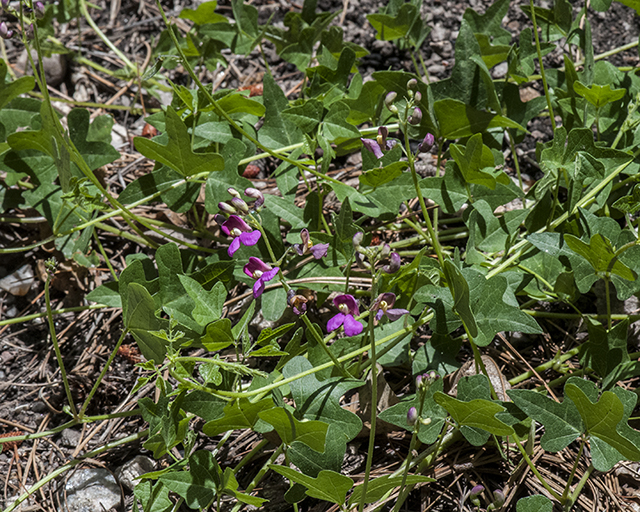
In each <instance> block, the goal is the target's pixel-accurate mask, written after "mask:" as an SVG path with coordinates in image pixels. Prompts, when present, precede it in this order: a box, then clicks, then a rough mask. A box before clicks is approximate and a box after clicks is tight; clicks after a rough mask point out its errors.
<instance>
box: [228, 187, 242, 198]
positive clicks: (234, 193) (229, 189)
mask: <svg viewBox="0 0 640 512" xmlns="http://www.w3.org/2000/svg"><path fill="white" fill-rule="evenodd" d="M227 192H228V193H229V195H232V196H233V197H238V198H240V192H238V191H237V190H236V189H235V188H233V187H229V188H228V189H227Z"/></svg>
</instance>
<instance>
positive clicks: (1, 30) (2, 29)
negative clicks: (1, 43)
mask: <svg viewBox="0 0 640 512" xmlns="http://www.w3.org/2000/svg"><path fill="white" fill-rule="evenodd" d="M12 35H13V30H9V27H7V24H6V23H5V22H4V21H3V22H2V23H0V37H1V38H2V39H11V36H12Z"/></svg>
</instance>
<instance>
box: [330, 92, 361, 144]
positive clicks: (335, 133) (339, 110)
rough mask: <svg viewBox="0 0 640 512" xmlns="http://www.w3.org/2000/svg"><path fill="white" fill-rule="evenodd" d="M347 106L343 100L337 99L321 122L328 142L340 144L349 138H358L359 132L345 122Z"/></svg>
mask: <svg viewBox="0 0 640 512" xmlns="http://www.w3.org/2000/svg"><path fill="white" fill-rule="evenodd" d="M348 115H349V106H348V105H347V104H346V103H344V102H343V101H337V102H335V103H334V104H333V105H331V108H330V109H329V112H327V115H326V116H325V118H324V120H323V122H322V132H323V134H324V136H325V137H326V138H327V140H328V141H329V142H333V143H334V144H340V143H342V142H344V141H346V140H349V139H359V138H360V132H359V131H358V129H357V128H356V127H355V126H353V125H352V124H350V123H348V122H347V120H346V119H347V116H348Z"/></svg>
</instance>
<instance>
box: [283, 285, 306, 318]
mask: <svg viewBox="0 0 640 512" xmlns="http://www.w3.org/2000/svg"><path fill="white" fill-rule="evenodd" d="M287 303H288V304H289V306H291V309H293V312H294V313H295V314H296V315H298V316H300V315H302V314H303V313H305V312H306V311H307V298H306V297H305V296H304V295H298V294H296V292H294V291H293V290H289V291H288V292H287Z"/></svg>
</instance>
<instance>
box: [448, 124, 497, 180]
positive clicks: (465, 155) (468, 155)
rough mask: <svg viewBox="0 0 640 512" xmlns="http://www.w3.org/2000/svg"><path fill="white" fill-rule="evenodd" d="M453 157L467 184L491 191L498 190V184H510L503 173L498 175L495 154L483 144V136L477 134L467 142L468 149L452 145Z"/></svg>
mask: <svg viewBox="0 0 640 512" xmlns="http://www.w3.org/2000/svg"><path fill="white" fill-rule="evenodd" d="M450 151H451V156H453V158H454V160H455V161H456V164H458V168H459V169H460V172H461V173H462V176H463V177H464V180H465V181H466V182H467V183H475V184H478V185H484V186H485V187H488V188H490V189H492V190H493V189H495V188H496V183H497V182H500V183H502V184H505V183H509V178H508V176H507V175H506V174H504V173H503V172H499V173H497V174H496V169H495V161H494V158H493V153H492V152H491V149H489V147H487V146H485V145H484V144H483V143H482V135H481V134H479V133H478V134H476V135H474V136H473V137H471V138H470V139H469V140H468V141H467V145H466V147H464V152H463V147H462V146H460V145H458V144H451V146H450Z"/></svg>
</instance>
